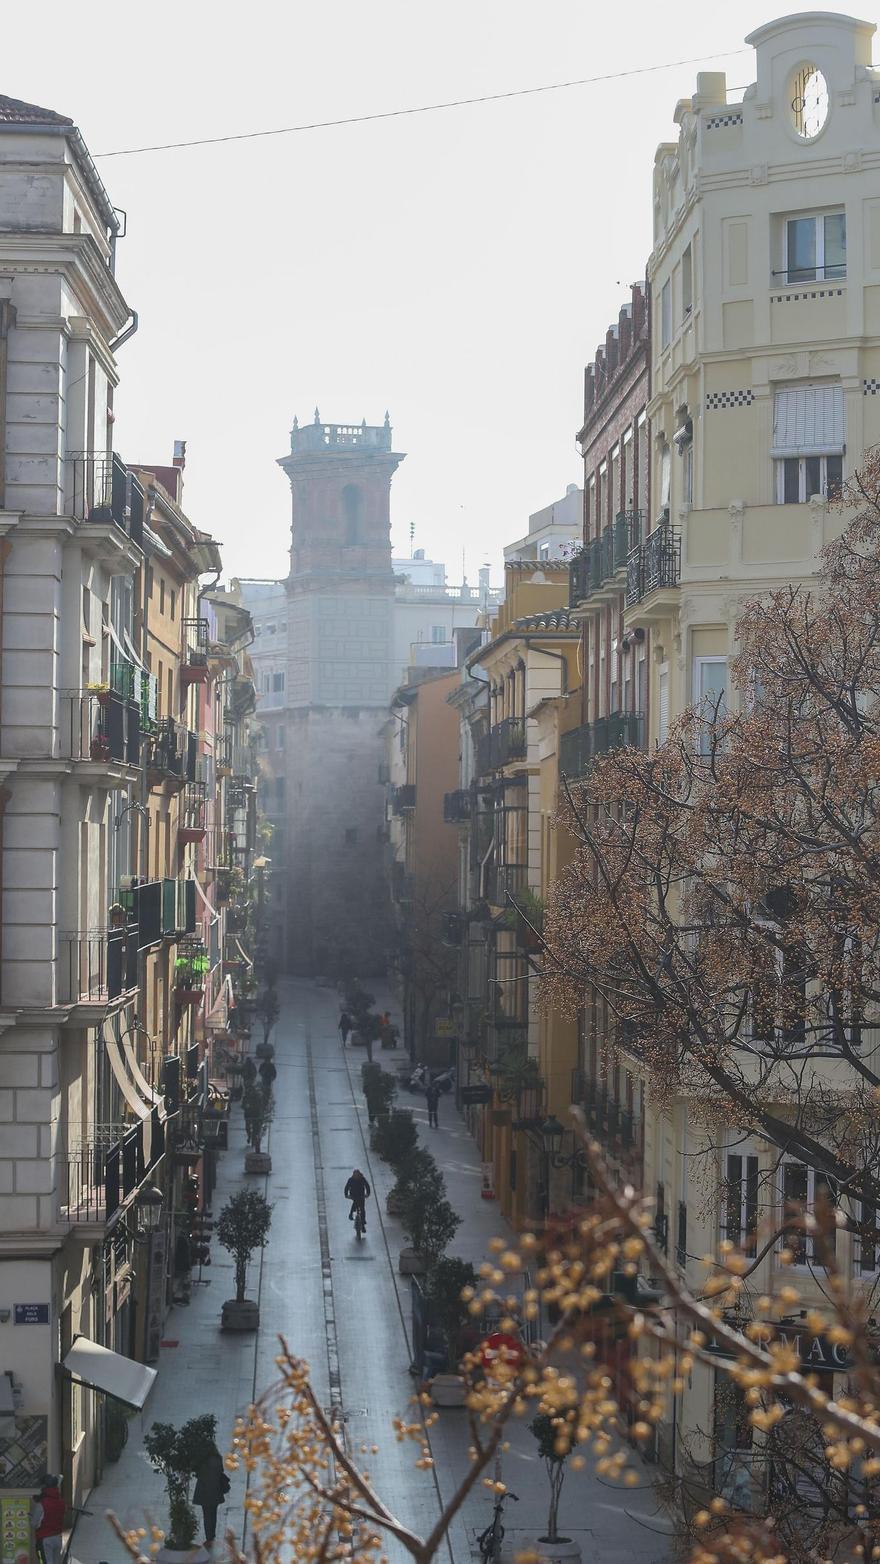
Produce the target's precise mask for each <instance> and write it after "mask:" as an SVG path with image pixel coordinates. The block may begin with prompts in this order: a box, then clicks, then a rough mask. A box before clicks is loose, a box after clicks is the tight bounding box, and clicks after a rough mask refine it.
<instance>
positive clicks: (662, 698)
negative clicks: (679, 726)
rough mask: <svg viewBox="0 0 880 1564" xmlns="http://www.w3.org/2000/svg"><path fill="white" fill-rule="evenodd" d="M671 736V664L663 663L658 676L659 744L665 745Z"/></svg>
mask: <svg viewBox="0 0 880 1564" xmlns="http://www.w3.org/2000/svg"><path fill="white" fill-rule="evenodd" d="M668 735H669V664H668V663H663V665H662V667H661V668H660V669H659V671H658V674H657V743H658V744H665V743H666V740H667V737H668Z"/></svg>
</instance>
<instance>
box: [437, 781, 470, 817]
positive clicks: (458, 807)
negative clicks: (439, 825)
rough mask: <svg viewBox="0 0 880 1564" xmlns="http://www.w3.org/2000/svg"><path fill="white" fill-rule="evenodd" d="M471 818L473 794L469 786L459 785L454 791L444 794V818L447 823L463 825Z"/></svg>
mask: <svg viewBox="0 0 880 1564" xmlns="http://www.w3.org/2000/svg"><path fill="white" fill-rule="evenodd" d="M470 818H471V794H470V790H469V789H468V788H464V787H459V788H456V789H455V792H454V793H444V795H443V819H444V820H445V821H446V824H447V825H461V824H462V822H463V821H466V820H470Z"/></svg>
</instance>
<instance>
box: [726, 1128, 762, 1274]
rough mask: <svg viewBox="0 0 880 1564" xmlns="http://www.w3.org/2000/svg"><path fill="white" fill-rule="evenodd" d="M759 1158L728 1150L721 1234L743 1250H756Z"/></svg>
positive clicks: (748, 1252) (752, 1253) (750, 1251)
mask: <svg viewBox="0 0 880 1564" xmlns="http://www.w3.org/2000/svg"><path fill="white" fill-rule="evenodd" d="M757 1234H758V1159H757V1157H754V1156H752V1157H750V1156H745V1157H744V1156H742V1155H741V1154H740V1153H739V1152H734V1151H731V1152H728V1154H727V1165H726V1168H725V1180H724V1192H723V1200H722V1206H721V1236H722V1238H726V1239H727V1240H728V1242H729V1243H731V1244H735V1245H736V1247H737V1249H741V1250H742V1251H743V1253H744V1254H747V1255H751V1256H754V1255H755V1254H756V1253H757Z"/></svg>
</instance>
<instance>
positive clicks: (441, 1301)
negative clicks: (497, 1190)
mask: <svg viewBox="0 0 880 1564" xmlns="http://www.w3.org/2000/svg"><path fill="white" fill-rule="evenodd" d="M466 1287H470V1288H473V1289H476V1287H477V1273H476V1271H475V1270H474V1268H473V1266H472V1265H471V1263H470V1261H469V1260H459V1259H457V1258H456V1257H455V1256H451V1255H444V1256H443V1257H442V1258H441V1259H439V1260H438V1261H437V1263H436V1265H435V1266H434V1268H433V1270H432V1271H430V1272H429V1274H428V1278H427V1281H426V1284H425V1296H426V1298H427V1301H428V1308H429V1311H430V1314H431V1316H432V1317H433V1318H434V1320H436V1322H437V1325H438V1326H439V1328H440V1330H441V1332H442V1334H443V1339H444V1341H445V1342H446V1354H447V1360H448V1363H449V1372H448V1373H446V1374H435V1375H434V1378H433V1380H432V1381H431V1396H432V1399H433V1400H434V1402H435V1404H436V1405H437V1406H440V1407H463V1406H464V1403H465V1397H466V1395H467V1382H466V1380H465V1377H464V1375H463V1374H459V1373H458V1372H457V1369H458V1364H459V1363H460V1362H461V1359H462V1357H463V1355H464V1353H463V1350H462V1342H461V1336H462V1331H463V1330H464V1327H465V1325H466V1324H467V1322H468V1319H469V1315H468V1305H467V1301H466V1299H465V1298H463V1297H462V1293H463V1291H464V1289H465V1288H466Z"/></svg>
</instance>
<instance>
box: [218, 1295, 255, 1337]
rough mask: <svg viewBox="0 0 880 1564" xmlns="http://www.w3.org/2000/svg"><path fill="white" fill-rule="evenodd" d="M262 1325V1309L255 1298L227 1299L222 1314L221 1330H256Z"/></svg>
mask: <svg viewBox="0 0 880 1564" xmlns="http://www.w3.org/2000/svg"><path fill="white" fill-rule="evenodd" d="M259 1323H260V1308H259V1304H256V1303H255V1302H254V1300H253V1298H244V1299H242V1301H241V1303H239V1301H238V1299H237V1298H227V1300H226V1302H225V1303H224V1305H223V1308H222V1310H221V1314H220V1329H221V1330H256V1329H257V1327H258V1325H259Z"/></svg>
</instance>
